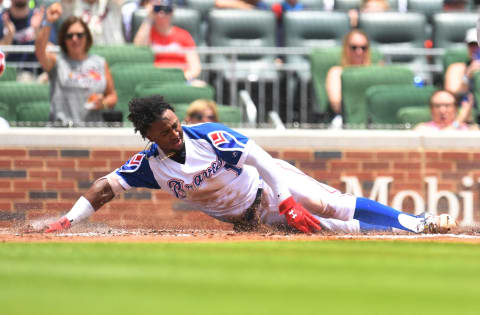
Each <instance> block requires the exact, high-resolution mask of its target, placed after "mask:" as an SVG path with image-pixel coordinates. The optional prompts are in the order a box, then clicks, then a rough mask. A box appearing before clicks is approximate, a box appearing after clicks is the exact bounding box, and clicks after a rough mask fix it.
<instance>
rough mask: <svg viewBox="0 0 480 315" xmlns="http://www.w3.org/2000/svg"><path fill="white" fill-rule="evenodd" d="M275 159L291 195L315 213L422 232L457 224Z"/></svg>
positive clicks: (447, 218)
mask: <svg viewBox="0 0 480 315" xmlns="http://www.w3.org/2000/svg"><path fill="white" fill-rule="evenodd" d="M276 161H277V163H279V166H280V167H282V169H283V170H284V171H285V176H288V178H289V183H291V184H290V185H289V189H290V192H291V193H292V195H293V196H294V197H295V199H296V200H297V201H298V202H300V203H301V204H302V205H303V206H304V207H305V208H307V209H308V210H309V211H311V212H312V213H313V214H315V215H318V216H321V217H326V218H335V219H340V220H345V221H349V220H352V219H356V220H359V221H360V222H362V223H365V224H370V225H374V226H381V227H387V228H396V229H400V230H405V231H410V232H415V233H421V232H423V231H424V230H425V229H427V230H428V231H429V232H439V231H440V230H443V231H444V230H445V229H450V228H451V227H453V226H455V222H454V220H452V219H451V218H450V217H449V216H447V217H446V218H445V217H444V218H443V219H445V220H443V221H446V222H445V223H444V224H443V223H442V221H441V220H440V219H442V218H441V217H434V216H429V217H428V218H424V217H417V216H415V215H412V214H408V213H405V212H401V211H398V210H395V209H393V208H391V207H388V206H385V205H382V204H380V203H378V202H376V201H373V200H370V199H367V198H357V197H355V196H353V195H350V194H342V193H341V192H339V191H338V190H336V189H335V188H333V187H330V186H328V185H325V184H322V183H319V182H317V181H316V180H314V179H313V178H311V177H310V176H307V175H305V174H304V173H303V172H301V171H300V170H298V169H297V168H295V167H294V166H292V165H290V164H288V163H286V162H284V161H281V160H276ZM365 226H366V227H368V225H365ZM374 228H375V227H374Z"/></svg>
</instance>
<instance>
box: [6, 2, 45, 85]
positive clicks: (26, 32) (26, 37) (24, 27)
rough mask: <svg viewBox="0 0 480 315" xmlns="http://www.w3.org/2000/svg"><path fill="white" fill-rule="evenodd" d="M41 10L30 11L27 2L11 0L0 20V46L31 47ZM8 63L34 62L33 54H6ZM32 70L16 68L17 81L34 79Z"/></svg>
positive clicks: (23, 67) (38, 24) (41, 13)
mask: <svg viewBox="0 0 480 315" xmlns="http://www.w3.org/2000/svg"><path fill="white" fill-rule="evenodd" d="M42 16H43V9H40V10H32V9H30V8H29V7H28V0H12V3H11V6H10V8H9V9H7V10H5V11H4V12H3V13H2V14H1V18H0V45H33V44H34V42H35V35H36V33H37V31H38V29H39V28H40V24H41V23H42ZM7 61H8V62H18V63H22V62H36V61H37V58H35V54H33V53H14V52H11V53H8V54H7ZM33 72H34V69H33V68H32V67H29V66H21V65H19V67H17V73H18V75H19V77H18V80H19V81H31V80H33V79H34V75H33Z"/></svg>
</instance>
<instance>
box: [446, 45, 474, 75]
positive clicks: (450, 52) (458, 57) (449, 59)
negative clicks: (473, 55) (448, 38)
mask: <svg viewBox="0 0 480 315" xmlns="http://www.w3.org/2000/svg"><path fill="white" fill-rule="evenodd" d="M468 59H469V57H468V50H467V48H466V47H461V48H455V49H447V50H446V51H445V54H444V55H443V56H442V64H443V74H444V77H445V72H446V71H447V69H448V67H449V66H450V65H451V64H452V63H456V62H465V63H466V62H468Z"/></svg>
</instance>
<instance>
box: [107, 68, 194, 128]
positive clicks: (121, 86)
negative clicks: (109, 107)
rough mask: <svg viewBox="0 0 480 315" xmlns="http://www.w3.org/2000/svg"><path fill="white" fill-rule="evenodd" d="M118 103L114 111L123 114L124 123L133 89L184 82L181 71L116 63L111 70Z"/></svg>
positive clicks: (133, 93)
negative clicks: (151, 83)
mask: <svg viewBox="0 0 480 315" xmlns="http://www.w3.org/2000/svg"><path fill="white" fill-rule="evenodd" d="M111 73H112V77H113V80H114V82H115V89H116V90H117V95H118V103H117V105H116V106H115V109H116V110H119V111H121V112H123V117H124V121H126V120H127V116H128V102H129V101H130V99H132V98H133V97H134V96H135V87H136V86H137V85H138V84H140V83H142V82H151V81H155V82H157V83H158V82H164V83H172V82H179V83H182V82H185V76H184V74H183V71H182V70H181V69H178V68H158V67H155V66H154V65H153V64H151V63H148V64H144V63H137V64H132V63H128V64H125V63H116V64H115V65H113V66H112V68H111Z"/></svg>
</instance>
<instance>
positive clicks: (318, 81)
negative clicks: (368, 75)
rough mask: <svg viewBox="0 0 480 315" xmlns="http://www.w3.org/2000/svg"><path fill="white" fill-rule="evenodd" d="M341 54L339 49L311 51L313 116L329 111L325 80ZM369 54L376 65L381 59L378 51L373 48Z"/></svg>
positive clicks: (338, 61)
mask: <svg viewBox="0 0 480 315" xmlns="http://www.w3.org/2000/svg"><path fill="white" fill-rule="evenodd" d="M341 54H342V48H341V47H331V48H318V49H313V50H312V52H311V54H310V72H311V73H312V85H313V91H314V94H315V101H314V103H313V109H312V111H313V113H315V114H323V113H326V112H327V111H328V110H329V107H328V98H327V91H326V89H325V80H326V78H327V73H328V70H329V69H330V68H331V67H333V66H336V65H339V64H340V57H341ZM371 54H372V55H371V59H372V63H373V64H377V63H378V62H379V61H380V60H382V58H383V56H382V54H381V53H380V52H379V51H378V49H375V48H373V49H372V50H371Z"/></svg>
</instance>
